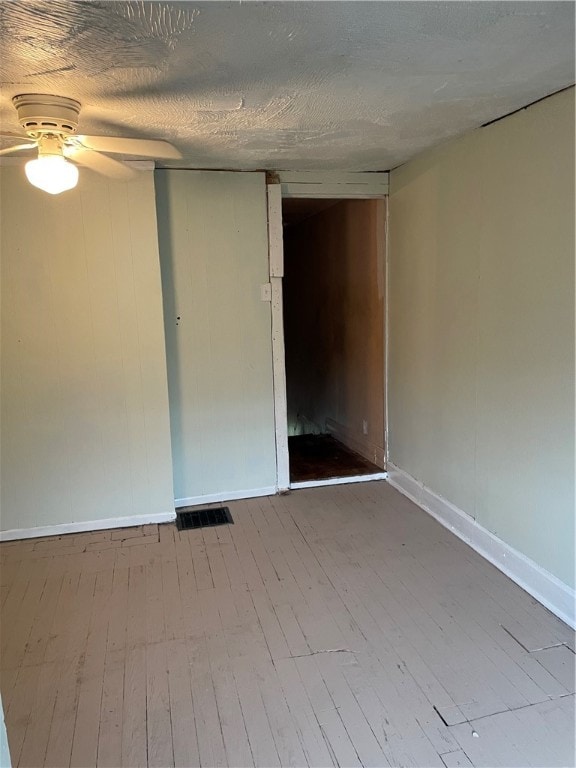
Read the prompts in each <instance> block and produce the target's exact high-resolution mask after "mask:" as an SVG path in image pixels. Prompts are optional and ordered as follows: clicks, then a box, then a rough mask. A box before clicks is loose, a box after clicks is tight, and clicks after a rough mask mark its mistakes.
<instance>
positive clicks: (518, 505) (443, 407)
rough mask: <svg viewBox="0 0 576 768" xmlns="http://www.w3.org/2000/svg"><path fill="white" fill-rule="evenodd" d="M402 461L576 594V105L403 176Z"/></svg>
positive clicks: (394, 242)
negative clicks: (575, 181) (575, 271)
mask: <svg viewBox="0 0 576 768" xmlns="http://www.w3.org/2000/svg"><path fill="white" fill-rule="evenodd" d="M389 245H390V317H389V321H390V328H389V333H390V380H389V409H390V410H389V418H390V425H389V428H390V434H389V440H390V461H391V462H393V463H394V464H395V465H397V466H398V467H400V468H401V469H403V470H405V471H406V472H408V473H409V474H411V475H412V476H413V477H415V478H417V479H418V480H419V481H421V482H422V483H424V485H426V486H427V487H428V488H429V489H431V490H432V491H434V492H435V493H437V494H439V495H441V496H443V497H445V498H446V499H448V500H449V501H450V502H452V503H453V504H455V505H456V506H458V507H459V508H460V509H462V510H463V511H464V512H466V513H468V514H469V515H471V516H472V517H474V518H475V519H476V520H477V521H478V522H479V523H480V524H481V525H482V526H484V527H485V528H487V529H488V530H489V531H491V532H492V533H495V534H496V535H497V536H498V537H500V538H501V539H503V540H504V541H505V542H507V543H508V544H510V545H511V546H512V547H514V548H516V549H517V550H519V551H520V552H522V553H523V554H525V555H527V556H528V557H529V558H531V559H532V560H534V561H536V563H538V564H539V565H540V566H542V567H543V568H545V569H546V570H548V571H549V572H551V573H553V574H554V575H555V576H557V577H558V578H560V579H561V580H562V581H564V582H565V583H566V584H570V585H572V584H573V583H574V90H573V89H572V90H570V91H566V92H563V93H560V94H558V95H556V96H553V97H551V98H549V99H546V100H545V101H542V102H540V103H538V104H536V105H534V106H532V107H529V108H528V109H526V110H524V111H522V112H519V113H517V114H515V115H512V116H510V117H509V118H506V119H504V120H502V121H500V122H498V123H495V124H493V125H491V126H488V127H487V128H483V129H479V130H477V131H475V132H473V133H471V134H469V135H467V136H465V137H463V138H462V139H460V140H457V141H453V142H451V143H449V144H447V145H445V146H442V147H440V148H438V149H436V150H433V151H430V152H427V153H425V154H423V155H422V156H421V157H419V158H418V159H416V160H414V161H413V162H410V163H408V164H407V165H405V166H403V167H401V168H400V169H398V170H397V171H394V172H393V173H392V175H391V197H390V243H389Z"/></svg>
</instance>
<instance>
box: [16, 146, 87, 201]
mask: <svg viewBox="0 0 576 768" xmlns="http://www.w3.org/2000/svg"><path fill="white" fill-rule="evenodd" d="M25 171H26V176H27V177H28V181H29V182H30V184H33V185H34V186H35V187H38V189H42V190H44V192H49V193H50V194H51V195H59V194H60V192H65V191H66V190H67V189H72V188H73V187H75V186H76V184H77V183H78V168H76V166H75V165H74V164H73V163H69V162H68V160H66V159H65V158H64V157H62V156H61V155H41V156H40V157H39V158H38V159H37V160H29V161H28V162H27V163H26V166H25Z"/></svg>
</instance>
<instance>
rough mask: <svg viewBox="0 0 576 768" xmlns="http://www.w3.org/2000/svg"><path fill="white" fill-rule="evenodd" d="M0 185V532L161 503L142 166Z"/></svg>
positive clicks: (156, 297)
mask: <svg viewBox="0 0 576 768" xmlns="http://www.w3.org/2000/svg"><path fill="white" fill-rule="evenodd" d="M0 184H1V187H0V189H1V194H2V200H1V202H2V206H1V217H2V218H1V224H2V232H1V241H0V245H1V267H2V358H1V366H2V371H1V372H2V379H1V387H2V389H1V395H2V403H1V407H2V411H1V418H2V445H1V448H2V453H1V459H2V464H1V475H2V496H1V502H2V505H1V525H2V529H3V530H6V529H21V528H31V527H38V526H46V525H53V524H59V523H72V522H86V521H94V520H99V519H102V518H115V517H123V516H129V515H145V514H155V513H166V512H170V511H171V510H173V509H174V504H173V492H172V468H171V457H170V433H169V415H168V396H167V386H166V362H165V352H164V337H163V327H162V326H163V323H162V303H161V293H160V286H161V281H160V268H159V260H158V243H157V233H156V214H155V202H154V183H153V175H152V173H151V172H139V173H138V174H137V176H136V178H135V180H134V181H130V182H126V183H124V182H118V181H114V182H111V181H108V180H106V179H104V178H102V177H100V176H97V175H95V174H93V173H92V172H90V171H88V170H81V172H80V182H79V185H78V187H77V188H76V189H75V190H73V191H70V192H66V193H64V194H62V195H59V196H56V197H52V196H51V195H48V194H46V193H44V192H41V191H40V190H38V189H36V188H34V187H32V186H31V185H30V184H29V183H28V182H27V181H26V179H25V177H24V173H23V168H22V166H20V165H19V166H4V167H2V169H1V172H0Z"/></svg>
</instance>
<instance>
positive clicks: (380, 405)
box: [284, 200, 385, 466]
mask: <svg viewBox="0 0 576 768" xmlns="http://www.w3.org/2000/svg"><path fill="white" fill-rule="evenodd" d="M384 243H385V201H384V200H345V201H342V202H339V203H337V204H336V205H333V206H331V207H330V208H327V209H326V210H324V211H322V212H320V213H318V214H316V215H314V216H312V217H311V218H308V219H305V220H304V221H302V222H301V223H298V224H294V225H292V226H288V227H286V228H285V230H284V264H285V266H284V274H285V276H284V323H285V325H284V333H285V346H286V377H287V382H286V383H287V390H288V420H289V431H290V433H291V434H299V433H307V432H326V431H334V433H335V435H336V437H337V438H338V439H340V440H342V442H344V443H346V444H348V445H349V446H350V447H351V448H353V449H354V450H356V451H358V452H360V453H362V455H364V456H366V457H367V458H368V459H370V460H371V461H373V462H375V463H376V464H378V465H379V466H384V276H385V275H384V258H385V254H384ZM363 422H366V426H367V433H366V434H364V429H363V426H364V425H363Z"/></svg>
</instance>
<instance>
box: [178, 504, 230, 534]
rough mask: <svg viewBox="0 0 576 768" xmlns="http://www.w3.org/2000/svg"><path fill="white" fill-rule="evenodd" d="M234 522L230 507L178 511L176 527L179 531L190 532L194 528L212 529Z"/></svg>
mask: <svg viewBox="0 0 576 768" xmlns="http://www.w3.org/2000/svg"><path fill="white" fill-rule="evenodd" d="M233 522H234V520H232V515H231V514H230V510H229V509H228V507H212V508H210V509H182V510H179V509H177V510H176V527H177V528H178V530H179V531H189V530H191V529H192V528H210V527H212V526H215V525H226V524H227V523H233Z"/></svg>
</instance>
